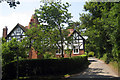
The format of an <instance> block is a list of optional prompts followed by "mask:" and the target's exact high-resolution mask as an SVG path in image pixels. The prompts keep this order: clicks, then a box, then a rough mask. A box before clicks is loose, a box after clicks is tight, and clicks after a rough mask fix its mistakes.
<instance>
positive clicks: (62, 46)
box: [59, 27, 64, 58]
mask: <svg viewBox="0 0 120 80" xmlns="http://www.w3.org/2000/svg"><path fill="white" fill-rule="evenodd" d="M59 31H60V37H61V49H62V58H64V54H63V53H64V52H63V51H64V48H63V36H62V31H61V27H60V29H59Z"/></svg>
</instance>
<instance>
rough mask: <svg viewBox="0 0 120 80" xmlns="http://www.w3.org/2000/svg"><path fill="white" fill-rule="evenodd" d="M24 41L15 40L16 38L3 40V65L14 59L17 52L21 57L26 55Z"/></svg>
mask: <svg viewBox="0 0 120 80" xmlns="http://www.w3.org/2000/svg"><path fill="white" fill-rule="evenodd" d="M24 44H25V43H23V41H22V42H19V41H17V39H15V38H14V39H12V40H11V41H9V42H4V43H3V44H2V62H3V65H5V64H8V63H10V62H11V61H14V60H16V56H17V54H18V56H19V57H21V58H26V57H27V51H26V46H25V45H24Z"/></svg>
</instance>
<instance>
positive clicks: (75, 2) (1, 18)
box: [0, 0, 85, 37]
mask: <svg viewBox="0 0 120 80" xmlns="http://www.w3.org/2000/svg"><path fill="white" fill-rule="evenodd" d="M19 1H20V5H18V6H17V7H16V9H13V8H10V7H9V5H8V4H7V3H6V2H2V3H0V37H2V34H3V28H4V27H5V26H7V27H8V33H9V32H10V31H11V30H12V29H13V28H14V27H15V26H16V24H17V23H20V24H21V25H23V26H27V25H28V23H29V21H30V18H31V16H32V14H34V10H35V9H38V8H39V6H40V4H41V3H40V0H19ZM64 2H69V3H70V4H71V6H70V7H69V12H70V13H72V16H73V18H72V20H73V21H79V17H80V16H79V13H85V11H83V6H84V4H85V2H83V0H64Z"/></svg>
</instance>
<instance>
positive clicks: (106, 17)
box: [80, 2, 120, 61]
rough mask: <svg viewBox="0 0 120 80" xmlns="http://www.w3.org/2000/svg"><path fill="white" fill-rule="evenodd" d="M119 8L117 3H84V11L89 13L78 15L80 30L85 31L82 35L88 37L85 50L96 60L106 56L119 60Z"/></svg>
mask: <svg viewBox="0 0 120 80" xmlns="http://www.w3.org/2000/svg"><path fill="white" fill-rule="evenodd" d="M119 6H120V3H119V2H118V3H116V2H86V4H85V5H84V10H85V11H89V13H88V14H80V20H81V28H83V29H86V30H85V32H83V34H84V35H86V36H88V39H87V40H86V49H87V51H94V52H95V53H96V54H95V56H96V57H98V58H101V57H102V56H103V55H104V54H107V57H108V59H112V60H114V61H118V59H119V58H118V55H119V53H120V47H119V46H120V40H119V39H118V37H120V29H119V24H120V23H119V19H120V14H119V12H120V11H119V9H120V7H119Z"/></svg>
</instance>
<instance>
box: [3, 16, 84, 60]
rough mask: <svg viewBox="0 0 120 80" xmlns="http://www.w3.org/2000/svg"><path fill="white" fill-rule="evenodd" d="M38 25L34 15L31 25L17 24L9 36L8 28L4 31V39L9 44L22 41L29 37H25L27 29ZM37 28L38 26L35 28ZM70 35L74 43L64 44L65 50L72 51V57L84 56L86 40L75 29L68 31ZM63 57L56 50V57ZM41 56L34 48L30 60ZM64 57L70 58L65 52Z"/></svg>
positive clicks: (30, 52)
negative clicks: (11, 41) (14, 39)
mask: <svg viewBox="0 0 120 80" xmlns="http://www.w3.org/2000/svg"><path fill="white" fill-rule="evenodd" d="M33 23H36V24H39V22H38V19H37V18H36V17H35V16H34V15H32V17H31V19H30V22H29V25H28V26H26V27H24V26H22V25H21V24H19V23H18V24H17V25H16V26H15V27H14V28H13V29H12V30H11V32H10V33H9V34H7V30H8V29H7V27H5V28H4V29H3V37H4V38H5V39H6V40H7V42H9V41H10V40H11V39H12V38H17V40H18V41H21V40H22V39H23V38H25V37H27V35H25V32H26V31H27V29H30V28H31V27H32V24H33ZM35 27H37V25H36V26H35ZM68 31H69V32H70V34H69V35H68V37H72V41H71V43H70V44H69V45H65V44H64V50H67V49H70V50H71V51H72V53H71V56H78V55H82V54H84V52H85V39H84V38H83V37H82V36H81V34H80V33H79V32H77V31H76V30H74V29H68ZM60 56H61V50H56V57H60ZM39 57H40V55H37V51H35V50H34V49H33V48H32V49H30V51H29V59H37V58H39ZM64 57H68V56H67V54H66V53H65V51H64Z"/></svg>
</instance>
